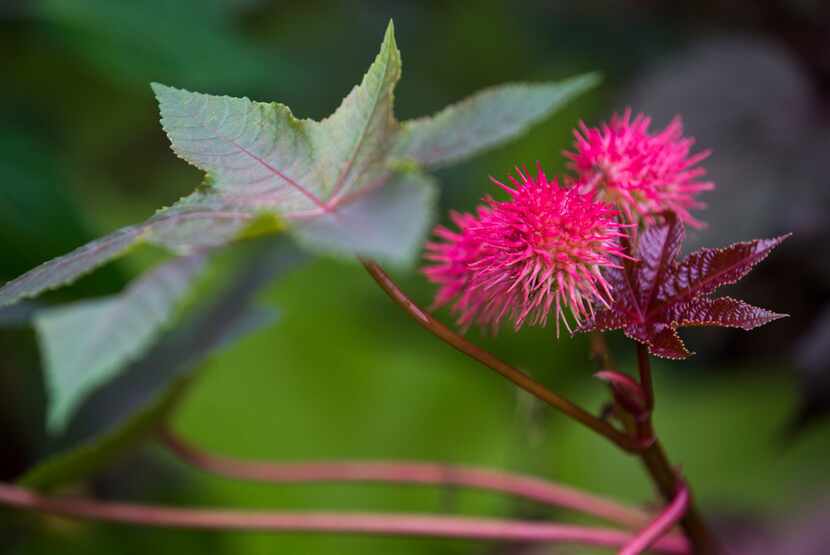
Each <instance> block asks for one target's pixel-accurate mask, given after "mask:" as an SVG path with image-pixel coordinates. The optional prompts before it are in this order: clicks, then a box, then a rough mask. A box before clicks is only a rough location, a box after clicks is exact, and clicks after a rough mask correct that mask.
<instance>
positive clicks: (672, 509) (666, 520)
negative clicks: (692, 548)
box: [618, 484, 689, 555]
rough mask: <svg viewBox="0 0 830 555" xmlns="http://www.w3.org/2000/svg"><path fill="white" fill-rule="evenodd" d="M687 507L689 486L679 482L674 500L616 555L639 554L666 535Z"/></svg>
mask: <svg viewBox="0 0 830 555" xmlns="http://www.w3.org/2000/svg"><path fill="white" fill-rule="evenodd" d="M688 507H689V488H687V487H686V485H685V484H681V486H680V490H679V491H678V492H677V495H676V496H675V498H674V501H672V502H671V503H670V504H669V506H668V507H666V509H665V510H664V511H663V512H662V513H661V514H660V515H659V516H658V517H657V518H655V519H654V521H653V522H652V523H651V524H649V525H648V526H647V527H646V528H645V529H644V530H643V531H642V532H640V533H639V534H637V537H635V538H634V539H633V540H632V541H631V542H630V543H628V544H626V546H625V547H624V548H623V549H622V551H620V552H619V554H618V555H639V554H640V553H642V552H643V551H645V550H646V549H648V548H649V547H651V546H652V545H654V542H656V541H657V540H659V539H660V538H661V537H663V536H664V535H666V534H667V533H668V532H669V531H670V530H671V529H672V527H673V526H674V525H675V524H676V523H677V521H678V520H680V519H681V518H682V517H683V515H684V514H685V513H686V509H687V508H688Z"/></svg>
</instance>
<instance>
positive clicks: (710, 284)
mask: <svg viewBox="0 0 830 555" xmlns="http://www.w3.org/2000/svg"><path fill="white" fill-rule="evenodd" d="M787 237H789V235H781V236H779V237H776V238H774V239H756V240H754V241H747V242H745V243H735V244H734V245H730V246H728V247H726V248H723V249H700V250H698V251H695V252H693V253H692V254H690V255H689V256H687V257H686V259H685V260H683V262H681V263H680V264H678V265H677V267H676V269H675V271H674V272H673V273H672V275H671V278H670V279H666V280H664V281H663V282H662V283H661V292H660V293H661V295H662V296H663V297H665V298H672V299H676V301H677V302H683V301H689V300H691V299H693V298H696V297H699V296H701V295H706V294H709V293H711V292H712V291H714V290H715V289H717V288H718V287H720V286H722V285H730V284H732V283H735V282H737V281H739V280H740V279H741V278H743V277H744V276H745V275H747V274H748V273H749V272H750V271H751V270H752V268H753V267H754V266H755V265H756V264H758V263H759V262H761V261H762V260H763V259H764V258H766V257H767V256H768V255H769V253H770V252H771V251H772V249H774V248H775V247H777V246H778V245H779V244H781V242H782V241H784V239H786V238H787Z"/></svg>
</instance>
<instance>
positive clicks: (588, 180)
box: [564, 110, 715, 227]
mask: <svg viewBox="0 0 830 555" xmlns="http://www.w3.org/2000/svg"><path fill="white" fill-rule="evenodd" d="M650 124H651V118H649V117H647V116H645V115H643V114H640V115H638V116H637V117H635V118H634V120H633V121H632V120H631V111H630V110H626V111H625V112H624V113H623V115H622V116H618V115H616V114H614V115H613V116H612V117H611V121H610V122H609V123H607V124H604V125H602V126H601V127H600V128H598V129H597V128H589V127H588V126H586V125H585V124H584V123H581V124H580V126H579V130H574V136H575V138H576V142H575V144H574V148H575V152H565V153H564V155H565V157H566V158H569V159H570V160H571V163H570V164H569V167H570V168H571V169H572V170H574V171H575V172H576V173H577V176H578V177H577V179H576V181H575V184H576V185H578V186H579V187H581V188H582V190H584V191H592V192H596V194H597V197H598V198H600V199H601V200H604V201H606V202H609V203H612V204H615V205H617V206H619V207H620V209H621V210H622V212H623V214H625V216H626V218H627V219H628V221H630V222H637V221H639V220H643V219H645V220H648V219H649V218H651V217H652V216H653V215H654V214H656V213H659V212H663V211H666V210H669V211H671V212H674V213H675V214H676V215H677V218H678V219H679V220H680V221H681V222H684V223H687V224H689V225H691V226H694V227H700V226H701V225H702V224H701V222H700V221H698V220H697V219H695V218H694V217H693V216H692V215H691V214H690V212H689V211H690V210H692V209H697V208H704V207H705V205H704V204H703V203H701V202H699V201H698V200H696V199H695V195H697V194H698V193H700V192H701V191H708V190H711V189H713V188H714V187H715V185H714V183H711V182H709V181H700V180H699V179H698V178H700V177H701V176H703V175H704V173H705V170H704V169H703V168H701V167H696V166H697V164H698V163H699V162H701V161H702V160H704V159H705V158H706V157H708V156H709V151H702V152H699V153H697V154H692V155H690V151H691V148H692V146H693V145H694V140H693V139H689V138H684V137H683V124H682V123H681V121H680V118H675V119H674V120H672V122H671V123H670V124H669V125H668V126H667V127H666V128H665V129H663V130H662V131H660V132H659V133H657V134H656V135H650V134H649V132H648V127H649V125H650Z"/></svg>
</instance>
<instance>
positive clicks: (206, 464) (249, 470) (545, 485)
mask: <svg viewBox="0 0 830 555" xmlns="http://www.w3.org/2000/svg"><path fill="white" fill-rule="evenodd" d="M161 437H162V441H163V442H164V444H165V445H166V446H167V447H168V448H169V449H170V450H171V451H172V452H173V453H175V454H176V455H177V456H178V457H179V458H180V459H182V460H183V461H185V462H187V463H189V464H191V465H193V466H195V467H197V468H200V469H202V470H205V471H207V472H212V473H214V474H219V475H222V476H227V477H231V478H238V479H242V480H254V481H259V482H275V483H285V482H393V483H404V484H425V485H453V486H461V487H468V488H475V489H480V490H489V491H496V492H500V493H505V494H508V495H515V496H517V497H523V498H525V499H531V500H534V501H538V502H540V503H544V504H547V505H551V506H556V507H563V508H567V509H572V510H575V511H580V512H583V513H586V514H590V515H594V516H596V517H599V518H601V519H604V520H607V521H609V522H614V523H618V524H622V525H624V526H628V527H631V528H637V529H639V528H642V527H644V526H646V525H648V523H649V522H650V521H651V517H650V516H649V515H648V513H646V512H645V511H641V510H639V509H636V508H633V507H627V506H625V505H623V504H620V503H617V502H615V501H611V500H609V499H605V498H602V497H599V496H596V495H592V494H589V493H585V492H582V491H580V490H577V489H574V488H569V487H566V486H562V485H559V484H554V483H551V482H548V481H545V480H541V479H539V478H533V477H530V476H521V475H517V474H511V473H508V472H500V471H494V470H485V469H479V468H471V467H464V466H457V465H449V464H435V463H415V462H376V461H350V462H332V463H291V464H286V463H282V464H275V463H265V462H251V461H240V460H236V459H230V458H227V457H222V456H217V455H213V454H210V453H206V452H205V451H203V450H201V449H198V448H196V447H194V446H192V445H189V444H187V443H185V442H184V441H182V440H181V439H179V438H178V437H176V436H175V435H173V434H172V433H171V432H169V431H167V432H163V433H162V436H161Z"/></svg>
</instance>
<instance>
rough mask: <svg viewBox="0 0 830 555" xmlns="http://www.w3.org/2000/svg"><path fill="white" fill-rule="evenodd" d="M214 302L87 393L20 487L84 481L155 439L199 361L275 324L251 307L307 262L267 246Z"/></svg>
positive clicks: (281, 245)
mask: <svg viewBox="0 0 830 555" xmlns="http://www.w3.org/2000/svg"><path fill="white" fill-rule="evenodd" d="M263 247H264V248H261V249H259V250H258V251H257V252H256V253H254V255H253V256H251V257H250V260H249V262H248V263H247V264H246V265H244V266H243V267H242V268H241V269H240V270H239V271H238V272H237V273H236V274H235V275H234V277H232V278H231V279H230V280H229V281H228V283H227V284H226V285H224V286H223V287H222V289H221V290H220V292H219V293H218V295H216V296H215V297H214V298H213V300H212V301H211V302H209V303H207V302H205V303H202V305H203V306H200V307H199V308H198V309H197V310H196V311H195V312H196V313H195V314H194V315H192V316H191V317H189V318H187V320H186V321H185V322H184V323H182V324H181V325H179V326H177V328H176V329H174V330H173V331H171V332H170V333H168V334H166V335H165V337H164V338H163V339H162V340H161V341H159V342H158V343H156V344H155V345H154V346H153V347H152V348H151V350H150V351H149V352H147V353H146V354H145V355H143V356H142V357H141V358H140V359H139V360H137V361H135V362H133V363H132V364H129V365H128V367H127V368H126V369H125V370H124V371H123V372H122V373H121V374H119V376H117V377H116V378H115V379H113V380H112V381H111V382H110V383H108V384H106V385H105V386H103V387H101V388H99V389H97V390H95V391H94V392H92V393H91V395H89V396H88V397H87V398H86V399H85V401H84V402H83V404H82V405H81V406H80V408H79V409H78V410H77V411H76V413H75V414H74V416H73V417H72V418H71V420H70V421H69V424H68V426H67V428H66V430H65V431H64V432H63V433H62V434H61V435H60V436H58V437H57V438H55V440H54V443H53V445H52V446H51V448H50V450H49V454H48V455H47V456H46V457H45V458H44V459H42V460H41V461H40V462H39V463H38V464H37V465H36V466H35V467H33V468H31V469H30V470H29V471H28V472H27V473H26V474H25V475H24V476H23V477H22V478H21V479H20V483H22V484H24V485H26V486H28V487H34V488H39V489H49V488H53V487H56V486H59V485H61V484H64V483H67V482H71V481H74V480H77V479H79V478H83V477H84V476H87V475H90V474H91V473H93V472H95V471H96V470H98V469H100V468H102V467H104V466H105V465H106V464H108V463H109V462H111V461H112V460H113V459H114V458H117V457H118V456H119V455H121V454H122V453H123V452H124V451H125V450H126V449H129V448H131V447H133V446H135V445H136V444H137V443H139V442H141V441H143V440H145V439H146V438H147V437H148V436H149V435H150V434H152V433H153V432H154V431H155V430H156V429H157V427H158V426H159V424H160V423H161V422H163V421H164V420H165V419H166V418H167V417H168V415H169V414H170V412H171V411H172V410H174V409H175V407H176V406H177V404H178V402H179V400H180V399H182V398H183V396H184V395H185V393H186V391H187V389H188V386H189V385H190V383H191V382H192V381H193V380H194V379H195V378H196V377H197V376H198V369H199V367H200V363H201V362H202V361H203V360H204V359H205V358H206V357H208V356H210V355H211V354H213V353H215V352H217V351H218V350H220V349H222V348H223V347H225V346H226V345H228V344H230V343H231V342H233V341H235V340H236V339H238V338H239V337H241V336H243V335H246V334H249V333H251V332H253V331H255V330H257V329H261V328H262V327H263V326H265V325H268V324H270V323H272V322H273V321H274V319H275V316H274V313H273V311H272V310H267V309H262V308H260V307H257V306H256V305H254V303H253V300H254V297H255V296H256V295H257V293H259V292H260V291H261V290H262V289H263V288H264V287H265V286H267V285H268V284H270V283H272V282H273V280H274V279H275V278H276V277H278V276H279V275H281V274H282V273H284V272H285V271H287V270H288V269H290V268H291V267H293V266H294V265H295V264H296V263H298V262H299V261H300V260H302V256H301V254H300V253H299V252H298V251H297V250H296V248H294V247H292V246H291V245H289V244H286V242H285V241H284V240H277V241H273V240H272V241H268V242H267V243H266V244H265V245H263Z"/></svg>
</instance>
